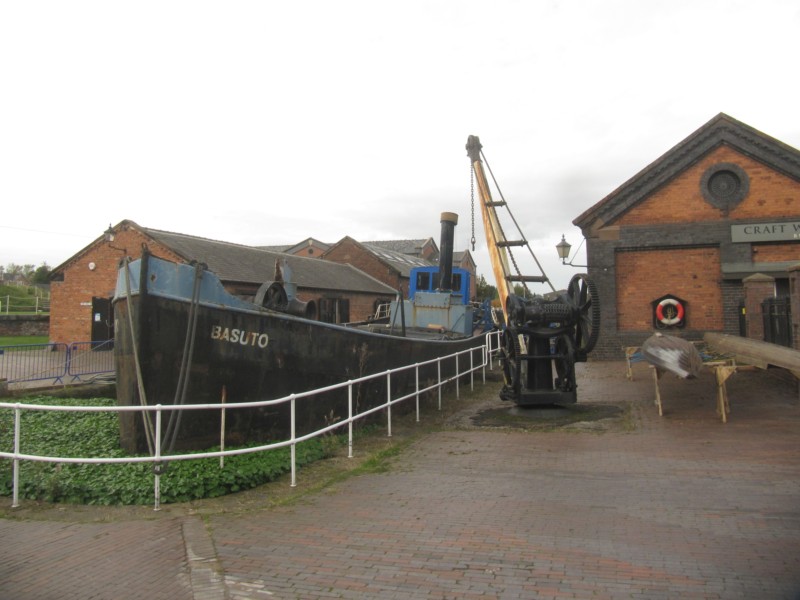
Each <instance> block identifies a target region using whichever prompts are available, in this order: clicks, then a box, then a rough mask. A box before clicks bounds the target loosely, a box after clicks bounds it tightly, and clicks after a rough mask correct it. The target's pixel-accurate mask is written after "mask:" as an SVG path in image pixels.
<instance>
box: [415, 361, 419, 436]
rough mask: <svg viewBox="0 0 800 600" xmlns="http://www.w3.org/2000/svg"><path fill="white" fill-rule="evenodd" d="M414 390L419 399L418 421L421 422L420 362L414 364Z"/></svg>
mask: <svg viewBox="0 0 800 600" xmlns="http://www.w3.org/2000/svg"><path fill="white" fill-rule="evenodd" d="M414 391H415V392H416V399H417V423H419V363H415V364H414Z"/></svg>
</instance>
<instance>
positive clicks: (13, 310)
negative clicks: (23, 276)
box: [0, 284, 50, 315]
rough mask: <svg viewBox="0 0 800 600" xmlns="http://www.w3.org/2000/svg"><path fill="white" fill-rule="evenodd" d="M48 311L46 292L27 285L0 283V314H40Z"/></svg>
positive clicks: (48, 299)
mask: <svg viewBox="0 0 800 600" xmlns="http://www.w3.org/2000/svg"><path fill="white" fill-rule="evenodd" d="M49 311H50V294H49V293H48V292H43V291H42V290H41V289H39V288H37V287H35V286H29V285H5V284H2V285H0V314H4V315H5V314H14V315H18V314H42V313H47V312H49Z"/></svg>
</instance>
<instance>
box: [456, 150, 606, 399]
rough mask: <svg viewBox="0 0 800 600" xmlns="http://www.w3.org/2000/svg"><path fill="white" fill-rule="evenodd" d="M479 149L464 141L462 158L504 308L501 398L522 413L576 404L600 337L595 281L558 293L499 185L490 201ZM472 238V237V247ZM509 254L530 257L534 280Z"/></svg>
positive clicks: (576, 282) (577, 280)
mask: <svg viewBox="0 0 800 600" xmlns="http://www.w3.org/2000/svg"><path fill="white" fill-rule="evenodd" d="M481 149H482V146H481V143H480V140H479V139H478V137H477V136H474V135H471V136H469V138H468V140H467V155H468V156H469V158H470V161H471V163H472V172H473V177H474V181H476V182H477V187H478V195H479V198H480V208H481V216H482V218H483V227H484V231H485V233H486V244H487V247H488V251H489V259H490V261H491V264H492V271H493V272H494V278H495V281H496V284H497V290H498V292H499V295H500V302H501V303H502V306H503V307H504V321H505V322H504V323H503V334H502V342H501V349H500V361H501V364H502V367H503V377H504V385H503V389H502V391H501V392H500V398H501V399H503V400H508V401H512V402H514V403H516V404H517V405H519V406H533V405H541V404H567V403H571V402H576V401H577V393H576V388H577V384H576V381H575V363H576V362H585V361H586V359H587V356H588V354H589V352H591V350H592V348H594V346H595V344H596V342H597V336H598V334H599V331H600V304H599V300H598V297H597V290H596V288H595V286H594V284H593V283H592V281H591V280H590V279H589V278H588V277H587V276H586V275H583V274H581V275H575V276H574V277H573V278H572V279H571V280H570V282H569V286H568V288H567V290H566V292H565V293H557V292H556V290H555V288H554V287H553V284H552V283H551V282H550V280H549V279H548V277H547V276H546V275H545V274H544V270H543V269H542V266H541V264H540V263H539V261H538V259H537V258H536V256H535V255H534V254H533V250H531V247H530V244H529V243H528V241H527V240H526V239H525V236H524V235H523V234H522V231H521V230H520V228H519V225H518V224H517V221H516V219H514V216H513V215H512V214H511V210H510V208H509V206H508V202H506V200H505V198H503V197H502V194H501V193H500V192H499V188H497V185H496V182H495V188H497V189H498V196H499V198H500V199H499V200H497V201H495V200H493V199H492V194H491V191H490V188H489V181H488V180H487V178H486V173H485V172H484V168H483V163H484V162H485V161H486V158H485V156H484V155H483V152H482V150H481ZM487 168H488V163H487ZM489 173H490V174H491V169H489ZM473 205H474V197H473ZM498 209H505V211H506V215H505V218H504V220H503V223H506V224H507V223H508V222H509V220H510V222H511V223H513V225H514V227H515V229H516V234H515V235H516V239H509V238H508V237H506V234H505V230H504V228H503V224H502V223H501V220H500V215H499V214H498ZM474 239H475V238H474V236H473V244H474ZM514 248H518V249H523V250H527V252H528V253H529V254H530V257H531V258H532V259H533V263H534V264H535V265H536V267H537V268H538V271H539V273H538V274H533V275H531V274H527V275H523V274H522V273H521V272H520V269H519V266H518V262H517V260H516V259H515V257H514V255H513V253H512V249H514ZM512 267H513V270H512ZM529 283H542V284H547V285H548V286H549V288H550V290H551V292H552V294H549V296H552V297H554V299H545V298H544V297H543V296H541V295H535V294H532V293H531V292H530V290H529V288H528V284H529ZM517 292H521V294H522V295H520V294H519V293H517Z"/></svg>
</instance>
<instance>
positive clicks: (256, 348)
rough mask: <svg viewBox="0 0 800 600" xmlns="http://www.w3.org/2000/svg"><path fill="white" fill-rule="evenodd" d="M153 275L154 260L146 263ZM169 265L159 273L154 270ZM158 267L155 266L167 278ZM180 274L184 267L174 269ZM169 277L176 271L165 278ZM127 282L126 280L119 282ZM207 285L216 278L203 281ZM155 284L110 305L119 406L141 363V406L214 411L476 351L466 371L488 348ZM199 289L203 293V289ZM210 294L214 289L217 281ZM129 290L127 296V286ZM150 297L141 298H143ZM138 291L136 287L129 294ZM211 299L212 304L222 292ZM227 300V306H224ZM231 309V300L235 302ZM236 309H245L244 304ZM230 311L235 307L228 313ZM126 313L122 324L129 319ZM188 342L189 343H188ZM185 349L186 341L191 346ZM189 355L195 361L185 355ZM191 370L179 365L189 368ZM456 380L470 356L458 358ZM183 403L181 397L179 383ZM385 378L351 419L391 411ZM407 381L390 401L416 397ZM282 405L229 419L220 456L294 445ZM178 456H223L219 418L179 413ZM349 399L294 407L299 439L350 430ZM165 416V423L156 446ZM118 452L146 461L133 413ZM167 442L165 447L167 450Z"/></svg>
mask: <svg viewBox="0 0 800 600" xmlns="http://www.w3.org/2000/svg"><path fill="white" fill-rule="evenodd" d="M149 260H150V261H151V263H150V266H149V267H147V268H148V269H150V270H151V271H152V269H153V266H154V263H153V262H152V261H154V260H158V259H153V258H150V259H149ZM160 262H164V261H160ZM163 266H164V265H159V266H158V268H162V267H163ZM175 267H176V268H177V267H186V265H175ZM167 268H168V269H171V268H172V267H167ZM123 276H125V275H121V277H120V279H121V280H122V277H123ZM204 277H205V278H206V280H208V279H209V278H213V279H216V278H214V276H213V275H211V274H209V273H206V274H205V275H204ZM164 278H165V276H164V275H163V274H160V275H159V276H158V277H154V276H152V272H150V274H149V275H148V273H144V276H141V277H139V279H140V283H139V286H138V289H136V290H135V291H134V293H131V292H130V291H128V293H125V292H124V291H123V290H124V286H123V287H122V289H120V288H121V286H120V285H118V290H117V298H116V299H115V309H114V310H115V320H116V330H115V331H116V342H115V352H116V369H117V399H118V403H119V404H120V405H139V404H140V402H141V398H140V393H139V385H140V384H139V377H138V375H137V366H136V360H135V356H134V347H136V351H137V353H138V362H139V372H140V373H141V384H142V386H143V389H144V396H145V399H146V403H147V404H150V405H155V404H162V405H168V404H174V403H185V404H218V403H220V402H221V401H222V397H223V390H224V394H225V397H226V402H227V403H239V402H257V401H263V400H270V399H276V398H282V397H285V396H288V395H290V394H292V393H299V392H304V391H308V390H314V389H319V388H322V387H325V386H329V385H333V384H338V383H341V382H343V381H347V380H351V379H356V378H359V377H362V376H365V375H369V374H373V373H381V372H385V371H386V370H387V369H393V368H397V367H401V366H405V365H413V364H415V363H420V362H424V361H427V360H430V359H434V358H437V357H441V356H447V355H451V354H453V353H456V352H459V351H462V350H466V349H469V348H475V349H476V350H474V351H473V352H472V361H473V364H476V365H477V364H480V363H481V361H482V358H483V355H482V353H481V352H480V350H478V349H477V348H479V347H480V346H481V345H482V344H483V343H484V339H485V337H484V336H483V335H477V336H474V337H468V338H461V339H451V340H446V339H442V340H435V339H413V338H411V337H399V336H395V335H387V334H378V333H372V332H367V331H362V330H360V329H356V328H350V327H345V326H341V325H331V324H326V323H321V322H318V321H312V320H308V319H305V318H300V317H294V316H292V315H287V314H283V313H277V312H272V311H266V310H258V309H256V307H255V306H253V307H252V309H246V308H244V307H243V306H241V305H238V304H237V305H236V306H230V305H226V304H224V303H223V302H222V301H220V300H219V297H220V296H215V297H214V298H213V299H211V300H208V299H204V298H203V296H202V293H201V294H200V295H199V296H196V297H195V298H194V299H192V298H185V297H181V295H180V294H176V293H174V291H173V292H171V293H165V292H164V290H163V289H162V290H158V289H150V287H151V286H152V281H153V280H156V281H157V280H158V279H161V280H163V279H164ZM207 283H208V282H207V281H204V282H203V284H204V286H205V285H206V284H207ZM212 283H213V285H214V286H215V287H216V286H219V287H221V285H219V284H218V281H212ZM130 284H131V283H130V281H129V283H128V285H129V286H130ZM145 286H147V289H144V288H145ZM134 287H136V286H134ZM215 293H217V294H219V290H217V291H216V292H215ZM221 297H222V298H223V299H224V294H223V295H222V296H221ZM233 300H235V299H233ZM239 303H241V301H239ZM233 304H236V303H233ZM131 309H132V310H133V313H132V314H131V315H130V317H131V318H129V314H128V312H129V311H130V310H131ZM192 331H194V334H193V335H192ZM187 339H188V341H187ZM187 348H190V350H187ZM185 355H186V356H187V358H184V356H185ZM459 361H461V362H460V371H461V372H464V371H465V370H466V368H467V365H468V364H469V361H470V357H469V355H463V356H461V357H460V358H459ZM182 372H183V375H184V377H185V393H184V394H181V392H179V389H180V388H181V380H182V379H183V378H182V376H181V374H182ZM455 373H456V361H455V359H449V360H447V361H444V362H443V363H442V365H441V377H442V378H447V377H450V376H453V375H454V374H455ZM437 376H438V372H437V367H436V365H428V366H422V367H420V368H419V379H420V382H421V384H422V385H423V387H424V385H425V383H426V382H430V381H435V380H436V377H437ZM385 381H386V378H385V377H383V378H380V379H378V380H375V381H370V382H368V383H364V384H361V385H359V386H356V387H355V388H354V392H353V410H354V412H355V413H358V412H363V411H364V410H366V409H368V408H371V407H374V406H378V405H380V404H382V403H384V402H385V401H386V387H385ZM415 381H416V373H415V371H414V369H411V370H408V371H404V372H402V373H396V374H393V375H392V377H391V385H392V397H393V398H396V397H397V396H398V395H400V394H401V393H407V392H408V391H409V390H413V389H414V388H413V386H414V384H415ZM289 411H290V409H289V404H288V403H285V404H282V405H279V406H267V407H259V408H247V409H234V410H227V411H226V427H225V430H226V440H227V441H226V444H228V445H232V444H245V443H252V442H262V441H266V440H275V439H286V438H287V437H288V435H289V433H290V412H289ZM183 412H185V413H187V414H184V415H183V416H182V417H181V420H180V426H179V427H177V430H178V431H177V435H176V436H175V442H174V449H176V450H177V449H183V450H185V449H199V448H206V447H209V446H210V445H214V444H218V443H219V439H220V420H221V413H220V411H219V410H191V411H183ZM347 415H348V397H347V391H346V390H339V391H337V392H328V393H325V394H320V395H317V396H315V397H309V398H303V399H300V400H298V401H297V402H296V415H295V418H296V434H297V435H302V434H303V433H305V432H308V431H310V430H312V429H315V428H318V427H319V426H324V425H325V424H330V423H333V422H337V421H340V420H342V419H345V418H347ZM168 418H169V415H168V414H167V413H164V417H163V421H162V423H163V425H162V435H163V434H164V432H165V431H167V427H168V425H167V423H168ZM121 440H122V445H123V447H124V448H125V449H127V450H128V451H137V452H142V451H146V450H147V444H146V438H145V434H144V423H143V419H142V417H141V415H140V414H139V413H135V412H123V413H121ZM168 441H169V440H166V439H165V440H164V443H165V444H166V443H167V442H168Z"/></svg>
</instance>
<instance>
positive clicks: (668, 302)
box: [656, 298, 685, 325]
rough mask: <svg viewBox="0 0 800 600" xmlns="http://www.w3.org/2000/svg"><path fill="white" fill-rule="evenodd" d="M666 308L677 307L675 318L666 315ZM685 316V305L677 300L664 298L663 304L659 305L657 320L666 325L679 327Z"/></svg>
mask: <svg viewBox="0 0 800 600" xmlns="http://www.w3.org/2000/svg"><path fill="white" fill-rule="evenodd" d="M665 306H674V307H675V316H674V317H667V316H665V315H664V307H665ZM684 314H685V312H684V310H683V304H681V303H680V302H678V301H677V300H675V298H664V299H663V300H662V301H661V302H659V303H658V306H657V307H656V319H658V320H659V321H660V322H661V323H663V324H664V325H677V324H678V323H680V322H681V321H683V315H684Z"/></svg>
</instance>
